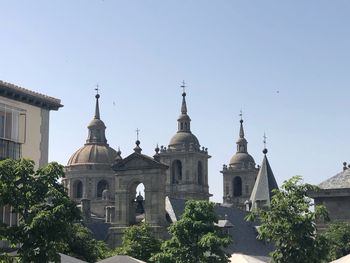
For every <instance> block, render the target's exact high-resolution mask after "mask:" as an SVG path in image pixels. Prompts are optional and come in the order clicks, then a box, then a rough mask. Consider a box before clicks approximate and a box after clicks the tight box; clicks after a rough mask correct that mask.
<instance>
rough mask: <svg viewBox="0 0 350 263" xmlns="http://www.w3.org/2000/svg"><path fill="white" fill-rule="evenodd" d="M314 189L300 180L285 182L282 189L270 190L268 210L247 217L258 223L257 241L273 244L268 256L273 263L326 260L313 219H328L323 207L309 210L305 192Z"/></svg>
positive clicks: (309, 201) (318, 262)
mask: <svg viewBox="0 0 350 263" xmlns="http://www.w3.org/2000/svg"><path fill="white" fill-rule="evenodd" d="M316 190H317V187H316V186H313V185H310V184H304V183H302V179H301V177H300V176H295V177H292V178H291V179H289V180H287V181H285V182H284V183H283V185H282V188H281V189H280V190H279V189H276V190H274V195H273V197H272V199H271V204H270V206H268V207H266V208H265V209H258V210H255V211H253V212H252V213H250V214H249V215H248V216H247V219H248V220H251V221H252V220H256V218H259V219H260V222H261V225H260V226H259V228H258V238H259V239H262V240H265V241H267V242H273V243H274V245H275V250H274V251H273V252H272V253H271V256H272V259H273V262H275V263H305V262H308V263H320V262H324V260H325V259H326V257H327V253H328V250H327V242H326V239H325V238H324V237H323V236H321V235H317V234H316V230H317V229H316V224H315V219H316V217H319V218H324V219H327V218H328V214H327V211H326V209H325V207H323V206H315V208H314V211H312V210H310V207H311V205H312V200H311V199H310V198H308V197H307V192H308V191H316Z"/></svg>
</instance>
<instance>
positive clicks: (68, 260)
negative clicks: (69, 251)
mask: <svg viewBox="0 0 350 263" xmlns="http://www.w3.org/2000/svg"><path fill="white" fill-rule="evenodd" d="M60 257H61V261H60V263H87V262H86V261H83V260H80V259H77V258H73V257H71V256H68V255H65V254H61V253H60Z"/></svg>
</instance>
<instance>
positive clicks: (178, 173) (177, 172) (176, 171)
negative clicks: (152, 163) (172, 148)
mask: <svg viewBox="0 0 350 263" xmlns="http://www.w3.org/2000/svg"><path fill="white" fill-rule="evenodd" d="M171 177H172V183H173V184H175V183H178V182H179V181H181V180H182V163H181V161H179V160H175V161H174V162H173V165H172V167H171Z"/></svg>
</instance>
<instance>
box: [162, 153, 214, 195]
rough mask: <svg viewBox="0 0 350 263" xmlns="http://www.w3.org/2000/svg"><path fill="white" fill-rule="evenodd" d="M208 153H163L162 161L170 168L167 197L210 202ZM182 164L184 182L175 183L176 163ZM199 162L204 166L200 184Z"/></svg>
mask: <svg viewBox="0 0 350 263" xmlns="http://www.w3.org/2000/svg"><path fill="white" fill-rule="evenodd" d="M208 158H209V156H208V153H207V152H181V151H170V152H165V151H163V152H162V153H161V154H160V161H161V162H162V163H164V164H166V165H168V166H169V169H167V171H166V195H167V196H169V197H173V198H179V199H187V200H190V199H195V200H209V197H210V196H211V195H210V194H209V186H208ZM177 160H179V161H180V162H181V164H182V180H176V183H174V182H173V178H172V169H173V165H174V161H177ZM198 162H201V164H202V183H201V184H200V183H199V182H198Z"/></svg>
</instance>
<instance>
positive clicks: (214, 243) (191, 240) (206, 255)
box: [152, 200, 232, 263]
mask: <svg viewBox="0 0 350 263" xmlns="http://www.w3.org/2000/svg"><path fill="white" fill-rule="evenodd" d="M214 205H215V204H214V203H212V202H208V201H193V200H192V201H187V202H186V207H185V211H184V213H183V215H182V216H181V219H180V220H179V221H177V222H175V223H174V224H172V225H171V226H170V227H169V232H170V234H171V235H172V237H171V239H170V240H167V241H164V242H163V244H162V246H161V252H160V253H158V254H156V255H155V256H153V257H152V260H153V261H155V262H162V263H172V262H174V263H175V262H176V263H207V262H208V263H209V262H215V263H222V262H228V255H227V254H225V252H224V250H223V249H224V248H225V247H227V246H228V245H229V244H230V243H231V242H232V240H231V238H230V236H228V235H227V234H224V233H222V231H221V230H220V228H219V227H218V226H216V225H215V223H217V222H218V218H217V216H216V214H215V212H214Z"/></svg>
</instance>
